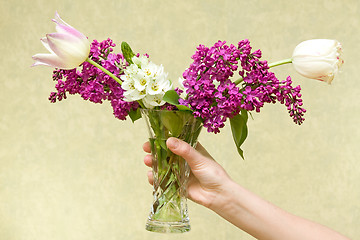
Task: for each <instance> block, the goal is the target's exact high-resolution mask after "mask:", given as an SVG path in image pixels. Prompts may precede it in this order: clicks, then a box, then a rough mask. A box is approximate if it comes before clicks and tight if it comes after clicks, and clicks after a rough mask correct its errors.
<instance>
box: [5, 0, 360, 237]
mask: <svg viewBox="0 0 360 240" xmlns="http://www.w3.org/2000/svg"><path fill="white" fill-rule="evenodd" d="M359 5H360V3H359V1H358V0H333V1H328V0H327V1H325V0H319V1H313V0H302V1H297V0H296V1H295V0H281V1H260V0H254V1H235V0H233V1H230V0H228V1H226V0H225V1H216V0H211V1H205V0H201V1H193V0H192V1H188V0H183V1H177V0H175V1H154V0H153V1H145V0H137V1H125V0H118V1H113V0H103V1H93V0H87V1H84V0H79V1H73V0H62V1H58V0H52V1H45V0H32V1H26V0H15V1H5V0H1V3H0V43H1V44H0V50H1V51H0V52H1V55H2V56H1V65H0V69H1V77H0V109H1V113H0V147H1V148H0V240H25V239H26V240H48V239H51V240H63V239H66V240H98V239H107V240H115V239H132V240H136V239H141V240H144V239H170V238H172V239H209V240H210V239H216V240H220V239H253V238H252V237H251V236H249V235H248V234H246V233H244V232H242V231H241V230H239V229H236V228H235V227H233V226H232V225H231V224H229V223H228V222H226V221H224V220H223V219H221V218H220V217H218V216H217V215H216V214H214V213H213V212H211V211H209V210H207V209H205V208H203V207H201V206H198V205H196V204H194V203H192V202H190V203H189V208H190V217H191V224H192V231H191V232H190V233H186V234H182V235H176V234H175V235H162V234H154V233H149V232H147V231H145V230H144V224H145V220H146V217H147V214H148V211H149V208H150V204H151V198H152V197H151V187H150V186H149V185H148V183H147V178H146V171H147V169H146V167H145V166H144V165H143V162H142V159H143V156H144V155H145V154H144V153H143V152H142V150H141V145H142V143H143V142H144V141H145V140H146V137H147V132H146V130H145V125H144V124H143V122H142V121H138V122H136V123H135V124H132V123H131V122H130V121H126V122H121V121H117V120H115V118H114V117H113V116H112V110H111V107H110V106H109V105H107V104H104V105H95V104H92V103H89V102H85V101H83V100H81V98H80V97H79V96H72V97H69V99H67V100H66V101H63V102H60V103H57V104H50V103H49V102H48V100H47V97H48V94H49V92H50V91H53V88H54V83H53V82H52V81H51V72H52V69H50V68H46V67H39V68H30V67H29V66H30V65H31V64H32V59H31V56H32V55H33V54H35V53H38V52H45V50H44V48H43V47H42V45H41V44H40V41H39V38H40V37H42V36H43V35H44V34H45V33H48V32H53V30H54V25H53V23H52V22H51V21H50V19H51V18H52V17H53V16H54V13H55V10H58V11H59V13H60V14H61V16H62V17H63V18H64V19H65V20H66V21H67V22H69V23H70V24H71V25H73V26H74V27H76V28H78V29H79V30H81V31H82V32H84V33H85V34H87V35H88V36H89V38H90V39H95V38H96V39H98V40H102V39H106V38H107V37H111V38H112V39H113V40H115V41H116V42H117V43H120V42H121V41H127V42H129V43H130V44H131V46H132V47H133V49H135V50H136V51H138V52H147V53H149V54H150V56H151V59H152V60H153V61H154V62H156V63H159V64H160V63H162V64H163V65H164V66H165V69H166V71H168V72H169V76H170V77H171V78H172V79H174V80H177V78H178V76H180V75H181V73H182V72H183V70H184V69H185V68H186V67H187V66H188V65H189V64H190V62H191V59H190V56H191V55H192V54H193V52H194V50H195V47H196V46H197V45H198V44H200V43H202V44H206V45H210V44H213V43H214V42H215V41H217V40H227V41H228V42H229V43H237V42H238V41H239V40H241V39H244V38H249V39H250V40H251V42H252V45H253V46H254V48H261V49H262V50H263V56H264V58H265V59H268V60H269V61H270V62H271V61H276V60H280V59H283V58H288V57H289V56H290V54H291V53H292V50H293V48H294V47H295V45H296V44H297V43H299V42H300V41H303V40H306V39H310V38H336V39H338V40H339V41H341V42H342V43H343V47H344V59H345V64H344V66H343V68H342V73H341V74H340V75H338V77H337V78H336V79H335V81H334V82H333V84H332V85H331V86H328V85H326V84H324V83H321V82H318V81H313V80H308V79H305V78H303V77H301V76H299V75H298V74H296V73H295V72H294V70H293V69H292V66H291V65H289V66H283V67H280V68H277V69H276V70H275V71H276V74H277V75H278V76H279V77H280V78H285V77H286V76H287V75H288V74H290V75H291V76H292V77H293V79H294V82H295V83H296V84H301V86H302V89H303V99H304V102H305V107H306V108H307V109H308V113H307V114H306V121H305V123H304V124H303V125H302V126H301V127H299V126H296V125H295V124H293V123H292V120H291V119H290V118H289V117H288V116H287V112H286V109H285V108H284V107H283V106H282V105H268V106H266V107H264V109H263V111H262V113H261V114H254V120H250V121H249V128H250V135H249V137H248V139H247V141H246V143H245V145H244V149H245V154H246V157H247V159H246V160H245V161H243V160H241V159H240V158H239V157H238V155H237V153H236V150H235V147H233V143H232V138H231V133H230V130H229V127H228V126H227V127H226V128H225V129H223V131H222V133H221V134H218V135H212V134H208V133H206V132H205V131H204V132H203V133H202V135H201V137H200V140H201V142H202V143H203V145H205V146H206V147H207V148H209V149H210V152H211V153H212V154H213V156H214V157H215V158H216V159H217V160H218V161H219V162H220V163H221V164H222V165H223V166H224V167H225V168H226V169H227V170H228V171H229V173H230V175H231V176H232V177H233V178H234V179H235V180H236V181H237V182H239V183H241V184H242V185H243V186H245V187H247V188H248V189H250V190H252V191H254V192H255V193H257V194H258V195H260V196H262V197H263V198H265V199H267V200H269V201H271V202H273V203H275V204H276V205H278V206H280V207H282V208H284V209H286V210H288V211H290V212H292V213H295V214H297V215H300V216H303V217H306V218H309V219H312V220H314V221H317V222H320V223H322V224H324V225H327V226H329V227H332V228H334V229H335V230H338V231H340V232H342V233H343V234H345V235H348V236H349V237H351V238H353V239H360V232H359V228H358V227H359V225H360V164H359V162H358V161H359V157H360V154H359V143H358V142H359V140H360V132H359V128H358V123H359V120H358V119H359V117H360V114H359V111H360V109H359V104H360V101H359V99H358V93H359V85H358V84H357V82H358V66H359V60H358V59H359V58H358V52H360V47H359V42H360V32H359V28H360V22H359V21H360V17H359V16H360V6H359ZM117 50H119V48H117Z"/></svg>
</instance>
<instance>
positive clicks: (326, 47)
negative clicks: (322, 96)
mask: <svg viewBox="0 0 360 240" xmlns="http://www.w3.org/2000/svg"><path fill="white" fill-rule="evenodd" d="M343 62H344V61H343V60H342V59H341V44H340V43H339V42H338V41H336V40H330V39H312V40H307V41H304V42H301V43H300V44H299V45H297V46H296V48H295V50H294V52H293V55H292V63H293V64H294V67H295V69H296V71H297V72H298V73H300V74H301V75H303V76H304V77H307V78H312V79H317V80H321V81H324V82H327V83H329V84H330V83H331V81H332V80H333V79H334V76H335V75H336V73H337V72H338V71H339V68H340V66H341V65H342V64H343Z"/></svg>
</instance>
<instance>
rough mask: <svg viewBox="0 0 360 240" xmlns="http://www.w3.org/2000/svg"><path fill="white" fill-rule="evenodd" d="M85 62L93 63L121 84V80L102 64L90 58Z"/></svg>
mask: <svg viewBox="0 0 360 240" xmlns="http://www.w3.org/2000/svg"><path fill="white" fill-rule="evenodd" d="M86 62H88V63H90V64H91V65H94V66H95V67H97V68H98V69H100V70H101V71H103V72H104V73H106V74H107V75H109V76H110V77H111V78H112V79H114V80H115V81H117V82H118V83H119V84H120V85H121V84H122V81H121V80H120V79H119V78H118V77H116V76H115V75H114V74H112V73H111V72H110V71H109V70H107V69H106V68H104V67H103V66H101V65H100V64H98V63H97V62H95V61H93V60H91V59H90V58H87V59H86Z"/></svg>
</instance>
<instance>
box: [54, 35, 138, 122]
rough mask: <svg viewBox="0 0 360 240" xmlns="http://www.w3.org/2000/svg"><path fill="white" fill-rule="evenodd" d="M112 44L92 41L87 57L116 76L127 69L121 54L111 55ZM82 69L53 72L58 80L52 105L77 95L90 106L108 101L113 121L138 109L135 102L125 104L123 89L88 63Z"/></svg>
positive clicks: (113, 45)
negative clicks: (87, 101) (70, 95)
mask: <svg viewBox="0 0 360 240" xmlns="http://www.w3.org/2000/svg"><path fill="white" fill-rule="evenodd" d="M113 47H115V44H114V43H113V41H112V40H111V39H107V40H105V41H102V42H98V41H96V40H94V41H93V42H92V44H91V48H90V58H91V59H92V60H93V61H95V62H98V63H100V64H101V65H102V66H103V67H105V68H106V69H107V70H109V71H110V72H111V73H113V74H114V75H116V76H117V77H119V76H120V75H122V74H123V69H124V68H125V67H126V63H125V60H124V58H123V56H122V55H121V54H114V53H112V52H113ZM81 67H82V68H81V69H78V70H77V69H72V70H62V69H58V70H55V71H54V74H53V79H54V81H57V84H56V85H55V88H56V90H57V92H53V93H51V94H50V97H49V100H50V101H51V102H56V101H61V100H63V99H66V97H67V94H79V95H80V96H81V97H82V98H83V99H85V100H89V101H91V102H93V103H103V102H104V101H110V103H111V106H112V107H113V113H114V115H115V117H116V118H118V119H121V120H125V119H126V116H127V115H128V113H129V112H130V111H131V110H135V109H136V108H138V107H139V105H138V103H137V102H126V101H124V90H123V89H122V88H121V85H120V84H119V83H118V82H117V81H115V80H114V79H113V78H112V77H110V76H109V75H107V74H105V73H104V72H103V71H101V70H100V69H98V68H97V67H95V66H93V65H92V64H90V63H88V62H84V63H83V64H82V65H81Z"/></svg>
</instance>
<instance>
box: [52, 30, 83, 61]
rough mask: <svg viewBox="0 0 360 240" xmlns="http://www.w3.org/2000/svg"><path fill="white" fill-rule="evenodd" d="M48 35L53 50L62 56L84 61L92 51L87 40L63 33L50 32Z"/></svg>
mask: <svg viewBox="0 0 360 240" xmlns="http://www.w3.org/2000/svg"><path fill="white" fill-rule="evenodd" d="M46 36H47V40H48V44H49V46H50V48H51V49H52V51H53V52H54V53H56V55H58V56H60V57H61V58H72V59H78V60H80V61H81V62H83V61H85V60H86V58H87V57H88V55H89V53H90V44H89V42H88V41H87V40H86V41H85V42H84V41H82V40H81V39H78V38H75V37H72V36H69V35H66V34H62V33H50V34H47V35H46ZM81 62H80V63H81ZM80 63H79V64H80Z"/></svg>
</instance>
